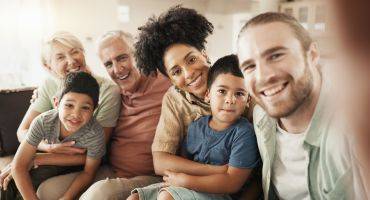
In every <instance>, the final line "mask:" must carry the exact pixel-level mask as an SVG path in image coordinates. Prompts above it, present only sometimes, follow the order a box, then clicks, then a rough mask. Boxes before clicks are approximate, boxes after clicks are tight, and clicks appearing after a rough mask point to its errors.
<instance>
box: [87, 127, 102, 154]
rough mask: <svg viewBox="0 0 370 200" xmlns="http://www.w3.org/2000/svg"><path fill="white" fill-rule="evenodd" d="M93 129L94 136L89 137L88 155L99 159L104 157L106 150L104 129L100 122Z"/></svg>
mask: <svg viewBox="0 0 370 200" xmlns="http://www.w3.org/2000/svg"><path fill="white" fill-rule="evenodd" d="M92 131H93V133H91V135H92V137H91V138H89V139H88V140H89V141H88V143H89V145H88V147H87V153H86V155H87V156H88V157H91V158H94V159H99V158H102V157H103V156H104V154H105V152H106V149H105V141H104V131H103V128H102V127H101V126H100V125H99V124H95V125H94V126H93V129H92Z"/></svg>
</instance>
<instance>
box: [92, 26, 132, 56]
mask: <svg viewBox="0 0 370 200" xmlns="http://www.w3.org/2000/svg"><path fill="white" fill-rule="evenodd" d="M114 39H121V40H122V41H123V42H125V43H126V44H127V46H128V47H129V49H130V51H131V53H134V52H135V51H134V43H135V40H134V37H133V36H132V35H131V34H130V33H128V32H125V31H122V30H112V31H108V32H106V33H104V34H103V35H102V36H101V37H100V38H99V39H98V40H97V43H96V46H97V50H98V52H99V51H100V48H101V47H102V46H103V45H104V44H106V43H107V42H108V41H112V40H114Z"/></svg>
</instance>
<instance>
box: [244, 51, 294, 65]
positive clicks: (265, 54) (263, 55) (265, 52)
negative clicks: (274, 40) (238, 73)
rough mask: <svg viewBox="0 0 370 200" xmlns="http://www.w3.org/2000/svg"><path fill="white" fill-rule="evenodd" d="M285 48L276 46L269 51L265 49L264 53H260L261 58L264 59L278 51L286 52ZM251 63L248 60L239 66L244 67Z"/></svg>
mask: <svg viewBox="0 0 370 200" xmlns="http://www.w3.org/2000/svg"><path fill="white" fill-rule="evenodd" d="M286 49H287V48H286V47H283V46H276V47H272V48H269V49H266V50H265V51H264V52H262V54H261V55H262V57H266V56H267V55H269V54H271V53H274V52H275V51H279V50H286ZM251 63H253V59H248V60H246V61H244V62H243V63H242V64H241V65H240V66H241V67H242V66H246V65H249V64H251Z"/></svg>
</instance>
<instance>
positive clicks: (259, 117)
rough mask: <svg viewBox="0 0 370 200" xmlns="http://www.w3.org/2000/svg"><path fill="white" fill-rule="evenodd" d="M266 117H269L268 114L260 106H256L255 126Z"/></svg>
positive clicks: (254, 113)
mask: <svg viewBox="0 0 370 200" xmlns="http://www.w3.org/2000/svg"><path fill="white" fill-rule="evenodd" d="M266 117H269V116H268V114H267V112H266V111H265V110H264V109H263V108H262V107H261V106H260V105H257V104H256V105H255V106H254V108H253V124H256V123H259V122H260V121H261V120H262V119H264V118H266Z"/></svg>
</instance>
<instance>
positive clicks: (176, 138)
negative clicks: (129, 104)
mask: <svg viewBox="0 0 370 200" xmlns="http://www.w3.org/2000/svg"><path fill="white" fill-rule="evenodd" d="M171 92H172V91H171V89H170V90H168V91H167V93H166V94H165V95H164V97H163V100H162V111H161V116H160V118H159V122H158V125H157V129H156V132H155V136H154V140H153V144H152V151H160V152H167V153H171V154H176V153H177V150H178V149H179V145H181V144H179V143H180V141H181V133H183V132H184V130H183V129H184V125H183V123H184V122H183V119H181V117H180V113H181V112H179V110H178V109H179V108H178V104H176V101H175V99H174V98H172V97H171Z"/></svg>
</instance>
